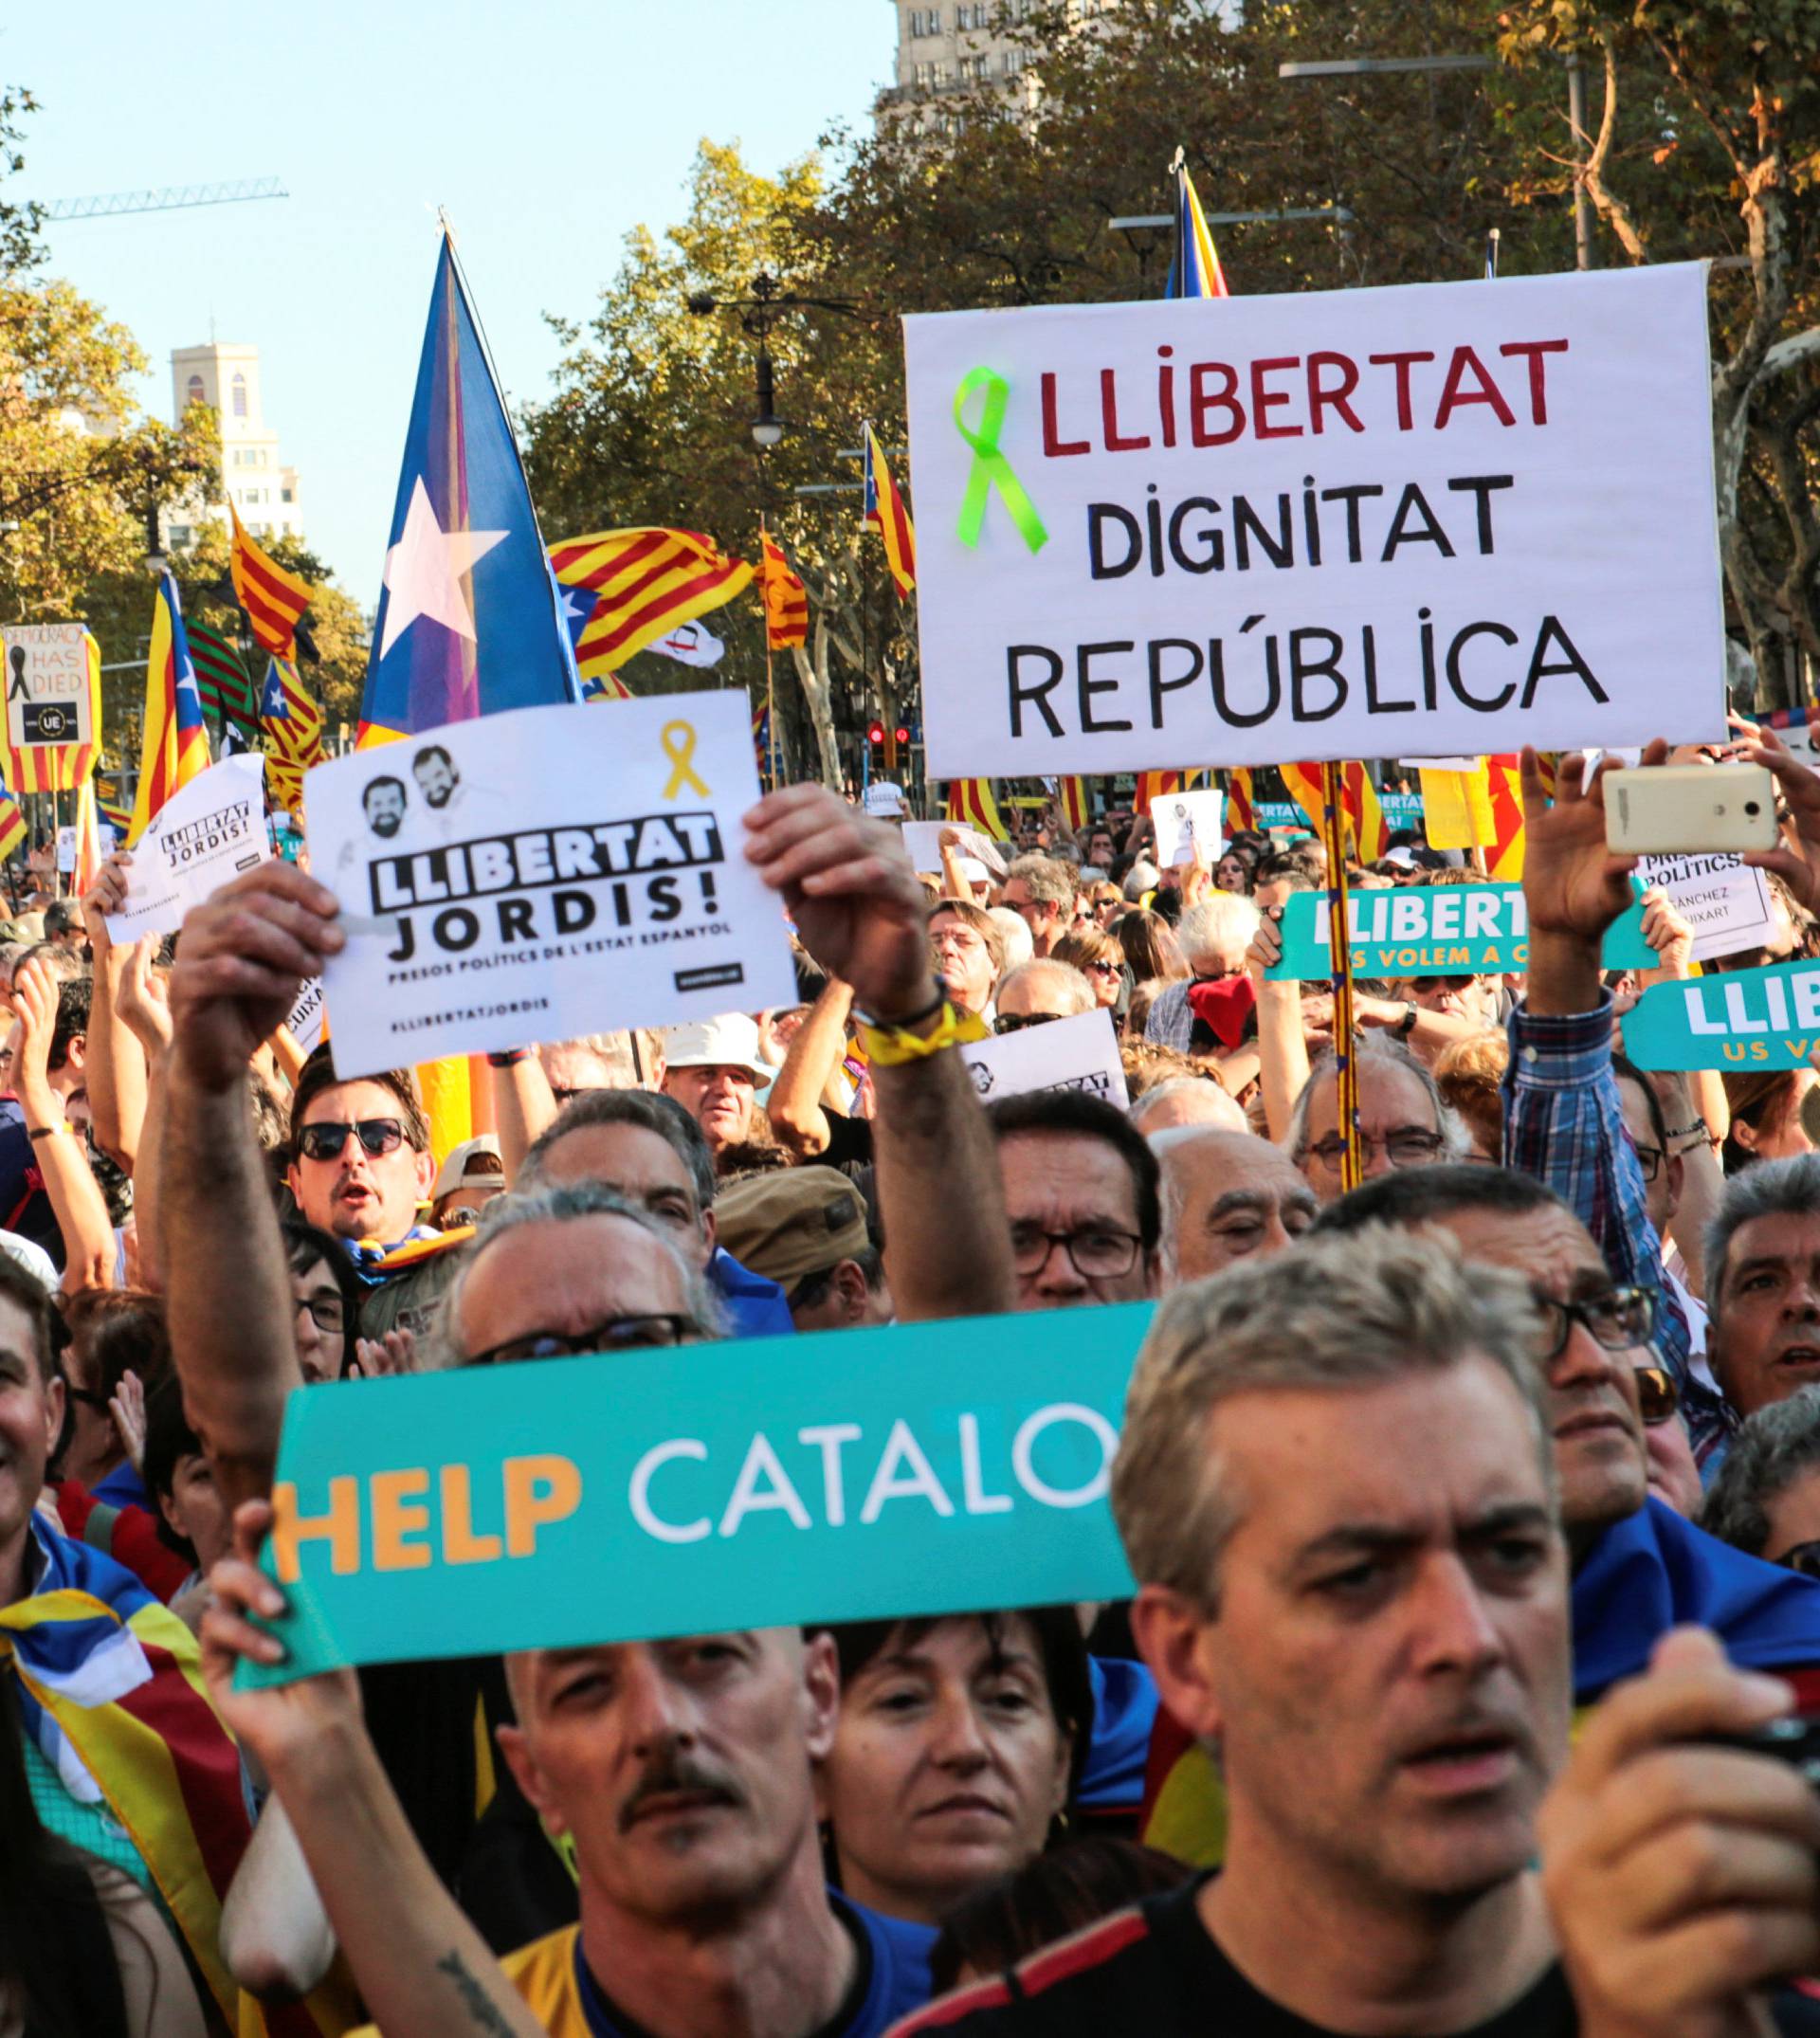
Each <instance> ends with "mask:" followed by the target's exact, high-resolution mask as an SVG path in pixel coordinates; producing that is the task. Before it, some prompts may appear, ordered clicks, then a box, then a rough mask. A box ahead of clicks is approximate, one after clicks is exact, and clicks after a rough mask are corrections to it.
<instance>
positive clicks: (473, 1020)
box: [304, 690, 796, 1075]
mask: <svg viewBox="0 0 1820 2038" xmlns="http://www.w3.org/2000/svg"><path fill="white" fill-rule="evenodd" d="M757 799H758V774H757V771H756V769H755V764H754V761H753V754H752V729H751V709H750V707H749V706H748V704H747V701H746V697H745V695H744V694H743V693H739V692H737V691H733V690H728V691H726V692H720V693H705V694H669V695H665V696H664V697H662V698H659V699H653V700H647V701H614V702H613V703H612V704H611V705H610V706H608V707H595V706H580V707H544V708H518V709H514V710H512V711H510V712H508V713H505V714H501V715H485V716H482V717H481V718H480V719H478V720H475V721H465V722H454V723H450V724H449V725H448V726H446V727H445V728H441V729H432V730H426V731H423V732H420V733H419V734H417V735H415V736H411V737H406V738H405V739H404V740H403V741H401V742H396V743H387V744H384V745H382V746H380V747H379V748H377V749H374V750H365V751H359V752H356V753H355V755H353V756H351V757H343V758H338V759H337V760H336V761H335V762H334V763H332V764H325V765H320V766H319V767H318V768H317V769H316V770H315V771H313V772H311V773H309V774H308V777H307V779H306V780H305V785H304V807H305V810H306V813H307V817H308V831H309V841H310V859H311V865H310V867H311V870H312V872H313V873H314V875H315V876H317V877H318V878H319V879H320V880H321V881H322V883H325V884H327V885H329V886H330V887H331V888H332V889H333V890H334V892H335V894H336V896H337V899H338V900H339V901H340V904H341V913H342V926H343V928H344V930H345V932H346V934H347V936H348V941H347V946H346V947H345V948H344V949H342V951H341V952H340V954H339V955H336V956H334V957H332V958H331V960H330V961H329V963H328V965H327V966H326V968H325V969H324V971H323V975H322V982H323V991H324V993H325V995H326V999H327V1005H328V1021H329V1026H330V1028H331V1030H332V1031H333V1033H334V1036H335V1059H336V1066H337V1068H338V1069H339V1070H340V1071H341V1072H342V1073H343V1074H344V1075H355V1074H360V1073H364V1072H369V1071H371V1070H373V1069H380V1068H395V1067H397V1066H399V1065H400V1064H407V1063H413V1062H423V1061H429V1060H432V1059H434V1058H435V1057H436V1056H438V1055H445V1054H471V1053H480V1052H483V1051H485V1050H488V1049H493V1048H501V1047H508V1046H518V1045H520V1044H530V1043H534V1042H537V1041H546V1040H568V1039H571V1038H573V1036H574V1035H576V1034H578V1033H596V1032H602V1031H606V1030H609V1029H611V1028H619V1027H628V1026H663V1025H671V1024H676V1023H678V1022H680V1021H683V1020H687V1019H706V1018H711V1017H713V1016H715V1015H716V1014H718V1013H720V1012H727V1011H757V1010H761V1009H762V1008H763V1007H765V1006H768V1005H788V1004H790V1003H792V1001H793V999H794V998H795V995H796V990H795V975H794V973H793V971H792V966H791V961H790V946H789V942H788V940H787V938H786V937H785V933H784V925H783V919H782V915H781V913H780V912H779V909H778V904H777V901H776V899H775V897H774V895H773V894H772V893H770V892H768V891H767V890H766V889H765V887H764V886H763V884H761V883H760V882H759V880H758V876H757V873H756V872H755V870H754V868H753V866H752V865H751V864H749V863H747V861H746V859H745V855H744V853H743V851H744V833H743V830H742V828H741V826H740V816H741V815H742V814H744V813H745V812H746V810H748V809H749V808H751V807H752V806H754V805H755V804H756V802H757Z"/></svg>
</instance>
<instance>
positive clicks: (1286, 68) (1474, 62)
mask: <svg viewBox="0 0 1820 2038" xmlns="http://www.w3.org/2000/svg"><path fill="white" fill-rule="evenodd" d="M1496 62H1497V60H1496V59H1495V58H1492V57H1486V56H1448V57H1329V58H1322V59H1319V60H1317V61H1314V62H1308V63H1301V64H1278V65H1277V76H1278V77H1279V78H1283V79H1298V78H1367V77H1374V76H1376V75H1377V74H1379V73H1386V74H1389V73H1392V72H1410V71H1418V72H1427V73H1430V74H1431V73H1433V72H1436V71H1489V70H1492V69H1494V68H1496ZM1567 121H1568V126H1569V127H1570V128H1571V129H1572V130H1573V137H1574V267H1575V268H1576V269H1590V268H1592V266H1593V260H1592V206H1591V203H1590V202H1589V200H1588V198H1587V193H1586V173H1585V166H1586V155H1585V150H1586V90H1585V80H1584V76H1583V74H1582V71H1581V68H1580V60H1579V58H1578V56H1577V55H1573V54H1570V56H1569V57H1568V59H1567Z"/></svg>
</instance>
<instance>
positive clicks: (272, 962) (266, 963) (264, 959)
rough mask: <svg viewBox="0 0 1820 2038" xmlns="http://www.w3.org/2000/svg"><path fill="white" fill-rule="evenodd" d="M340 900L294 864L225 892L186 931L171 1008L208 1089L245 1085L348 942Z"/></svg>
mask: <svg viewBox="0 0 1820 2038" xmlns="http://www.w3.org/2000/svg"><path fill="white" fill-rule="evenodd" d="M336 915H337V905H336V901H335V894H334V893H333V892H331V891H330V890H329V889H328V888H327V887H326V886H325V885H321V884H319V883H317V882H316V881H315V879H314V878H310V877H306V876H305V875H304V873H303V872H302V871H300V870H299V869H298V868H297V867H296V866H295V865H294V864H284V863H277V862H273V863H264V864H259V865H258V866H257V867H256V868H254V869H252V870H249V871H247V872H246V875H245V876H244V877H239V878H236V879H235V880H234V882H233V883H231V884H228V885H224V886H223V887H222V889H221V890H220V891H218V892H217V893H216V894H215V896H214V897H213V898H212V899H210V900H209V901H208V903H207V904H206V905H201V906H197V907H196V908H195V910H194V911H193V912H191V915H190V917H189V919H186V920H185V921H184V923H183V939H182V942H181V943H180V944H179V946H178V949H177V963H176V968H175V969H174V971H173V973H172V977H171V1007H172V1015H173V1025H174V1035H175V1042H176V1046H177V1051H178V1052H179V1053H180V1054H181V1055H182V1056H183V1058H184V1061H185V1064H187V1066H188V1069H189V1072H190V1073H191V1076H192V1077H193V1078H194V1080H195V1081H196V1082H197V1083H201V1084H202V1085H203V1086H204V1087H205V1088H208V1089H214V1090H225V1089H228V1088H229V1087H230V1086H231V1085H232V1084H234V1083H240V1082H242V1081H244V1080H245V1078H246V1064H247V1063H248V1062H250V1061H251V1060H252V1058H253V1056H254V1054H255V1053H257V1052H258V1050H259V1048H260V1047H261V1046H263V1045H264V1043H265V1042H266V1041H267V1040H269V1039H270V1038H271V1036H272V1034H273V1033H274V1032H275V1031H276V1030H277V1028H279V1027H280V1026H281V1025H282V1023H283V1022H284V1020H285V1018H286V1017H287V1016H288V1015H289V1013H290V1010H291V1008H292V1007H293V1006H294V1005H295V1004H296V1002H297V994H298V991H299V989H300V986H301V985H302V983H303V981H304V979H305V978H307V977H311V976H319V975H320V974H321V973H322V965H323V963H324V962H325V961H326V960H327V959H328V957H329V956H331V955H336V954H337V953H339V951H340V950H341V948H342V947H343V946H344V944H345V940H346V937H345V936H344V935H343V934H342V932H341V930H340V928H339V927H338V926H337V924H336Z"/></svg>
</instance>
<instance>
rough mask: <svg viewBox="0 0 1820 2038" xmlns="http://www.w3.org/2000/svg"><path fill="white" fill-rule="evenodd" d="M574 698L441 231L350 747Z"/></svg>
mask: <svg viewBox="0 0 1820 2038" xmlns="http://www.w3.org/2000/svg"><path fill="white" fill-rule="evenodd" d="M578 698H579V688H578V686H577V684H576V682H575V678H574V661H573V652H572V651H571V649H570V635H569V629H568V627H567V623H566V619H565V618H564V617H563V616H562V615H561V613H560V612H559V610H558V609H557V606H556V599H555V589H554V587H553V585H552V582H551V579H550V572H549V567H548V565H547V563H546V561H545V557H544V549H543V539H542V537H541V536H540V534H539V533H538V530H537V513H536V511H534V510H533V508H532V507H531V491H530V489H529V488H528V486H527V485H526V483H525V478H524V468H523V465H522V464H521V463H520V462H519V449H518V443H517V441H516V440H515V439H514V437H513V435H512V426H511V422H510V420H509V419H508V418H507V416H506V411H505V404H504V402H503V400H502V399H501V395H500V391H499V385H498V384H497V383H496V382H495V381H494V379H493V372H492V368H491V365H490V363H489V362H488V360H487V357H486V350H485V347H484V345H483V344H482V339H481V336H480V328H479V326H478V324H477V323H476V321H475V318H474V312H473V307H472V305H471V304H470V303H469V302H468V298H467V291H466V288H465V286H464V283H463V281H462V275H461V271H460V269H459V268H458V267H457V265H456V262H455V251H454V247H453V246H452V244H451V243H450V241H449V240H448V237H447V236H446V235H445V236H444V239H443V250H442V257H441V260H440V262H439V263H438V265H437V270H436V287H435V289H434V290H433V291H432V293H431V295H430V301H429V326H428V331H427V332H426V333H425V335H424V353H423V359H422V361H421V362H420V363H419V366H418V370H417V392H416V397H415V400H414V401H413V403H412V405H411V412H410V435H409V436H408V438H407V439H406V442H405V462H404V466H403V468H402V470H401V471H400V473H399V477H398V499H397V503H396V505H395V507H394V508H393V511H392V518H391V543H390V545H389V546H388V547H387V551H386V569H385V591H384V592H383V593H382V594H381V595H380V597H379V613H378V617H377V619H376V622H375V625H374V628H373V650H372V653H371V655H370V658H369V661H368V664H367V686H366V693H365V695H364V697H363V698H362V701H361V703H360V722H361V738H362V740H363V741H365V740H371V739H373V738H374V737H384V736H385V735H388V734H395V735H407V734H410V732H412V731H414V730H418V729H428V728H433V727H436V726H437V725H439V724H441V723H443V722H449V721H464V720H467V719H469V718H471V717H473V716H476V715H495V714H498V713H500V712H501V710H502V709H505V708H524V707H543V706H554V705H556V704H558V703H560V702H563V701H575V700H577V699H578Z"/></svg>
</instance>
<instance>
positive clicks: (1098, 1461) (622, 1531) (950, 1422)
mask: <svg viewBox="0 0 1820 2038" xmlns="http://www.w3.org/2000/svg"><path fill="white" fill-rule="evenodd" d="M1151 1314H1152V1305H1151V1304H1150V1303H1148V1302H1140V1303H1121V1304H1119V1305H1116V1306H1112V1307H1106V1308H1097V1309H1065V1310H1057V1311H1054V1312H1051V1313H1047V1314H1045V1315H1043V1316H1011V1317H981V1318H973V1319H965V1320H961V1321H950V1322H941V1323H923V1324H918V1325H894V1326H891V1327H889V1328H886V1329H883V1330H863V1331H830V1332H824V1333H821V1334H819V1335H815V1336H806V1337H778V1338H766V1339H761V1340H758V1341H755V1342H754V1341H741V1342H738V1343H727V1344H703V1345H688V1346H684V1347H683V1348H681V1349H678V1350H665V1351H653V1352H641V1353H638V1354H636V1355H628V1356H620V1357H617V1358H563V1359H548V1360H540V1361H537V1362H527V1363H525V1364H521V1365H505V1366H486V1367H479V1368H476V1369H474V1370H473V1371H471V1372H465V1373H463V1372H456V1373H433V1374H414V1375H407V1376H404V1377H399V1378H393V1379H374V1380H352V1381H345V1382H341V1383H339V1384H337V1385H334V1386H323V1387H310V1388H304V1389H301V1390H300V1391H299V1392H296V1393H294V1394H293V1395H292V1396H291V1398H290V1401H289V1403H288V1405H287V1407H286V1409H285V1411H284V1433H283V1437H282V1442H281V1444H280V1447H279V1457H278V1471H277V1477H276V1479H275V1481H274V1484H273V1492H272V1500H273V1506H274V1508H275V1511H276V1514H277V1518H278V1519H277V1526H276V1528H275V1530H274V1533H273V1535H272V1538H271V1539H270V1541H269V1543H268V1544H267V1547H266V1550H265V1554H264V1564H265V1568H266V1569H267V1571H268V1572H270V1573H271V1574H272V1575H273V1576H274V1577H275V1578H276V1579H277V1580H278V1582H279V1583H280V1585H281V1586H282V1588H283V1590H284V1592H286V1594H287V1595H288V1597H289V1600H290V1611H289V1612H288V1613H287V1614H286V1616H285V1617H284V1619H283V1620H282V1621H280V1622H277V1623H274V1624H273V1625H274V1629H275V1631H276V1632H277V1633H279V1634H280V1635H281V1636H282V1638H283V1640H284V1641H285V1643H286V1644H287V1646H288V1648H289V1660H288V1661H287V1662H286V1663H285V1664H283V1665H280V1666H279V1667H278V1668H276V1669H272V1670H267V1669H264V1668H259V1667H255V1666H253V1665H246V1664H243V1665H242V1666H241V1670H240V1673H239V1675H240V1678H241V1681H242V1682H243V1683H249V1684H255V1685H261V1684H274V1683H287V1682H288V1681H289V1680H290V1679H292V1678H295V1677H301V1676H305V1675H308V1674H309V1673H311V1672H313V1671H318V1670H327V1669H334V1668H337V1667H340V1666H342V1665H347V1664H363V1663H392V1662H409V1661H416V1660H421V1659H423V1658H433V1657H446V1656H471V1655H482V1654H487V1655H490V1654H495V1653H499V1652H501V1651H505V1650H511V1649H523V1648H558V1647H569V1646H575V1645H580V1644H586V1643H593V1642H615V1641H636V1640H643V1639H646V1638H647V1637H651V1636H657V1635H674V1634H702V1633H710V1632H714V1631H717V1630H724V1629H742V1628H765V1627H776V1626H782V1625H787V1624H791V1623H796V1622H817V1621H851V1620H865V1619H871V1618H875V1617H883V1616H889V1615H895V1614H922V1613H931V1614H934V1613H960V1612H970V1611H975V1610H983V1609H986V1608H992V1607H1018V1606H1038V1605H1048V1604H1052V1603H1055V1602H1059V1601H1067V1600H1077V1599H1117V1598H1121V1597H1123V1596H1125V1595H1127V1594H1128V1593H1129V1592H1131V1590H1132V1584H1131V1575H1130V1573H1129V1572H1128V1571H1127V1570H1126V1568H1125V1561H1124V1556H1123V1554H1122V1553H1121V1551H1120V1549H1119V1538H1118V1536H1117V1534H1116V1533H1115V1531H1114V1529H1113V1524H1112V1513H1111V1509H1110V1508H1109V1506H1108V1505H1107V1501H1106V1489H1107V1478H1108V1473H1109V1470H1110V1466H1111V1462H1112V1455H1113V1451H1114V1449H1115V1447H1116V1446H1117V1443H1118V1429H1119V1421H1120V1419H1121V1417H1122V1414H1123V1410H1124V1399H1125V1384H1126V1381H1127V1379H1128V1378H1129V1376H1130V1373H1131V1368H1132V1362H1133V1360H1134V1359H1135V1358H1136V1356H1137V1348H1138V1346H1139V1344H1140V1343H1141V1342H1142V1341H1143V1337H1144V1333H1145V1331H1146V1330H1147V1329H1148V1328H1149V1326H1150V1319H1151Z"/></svg>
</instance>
